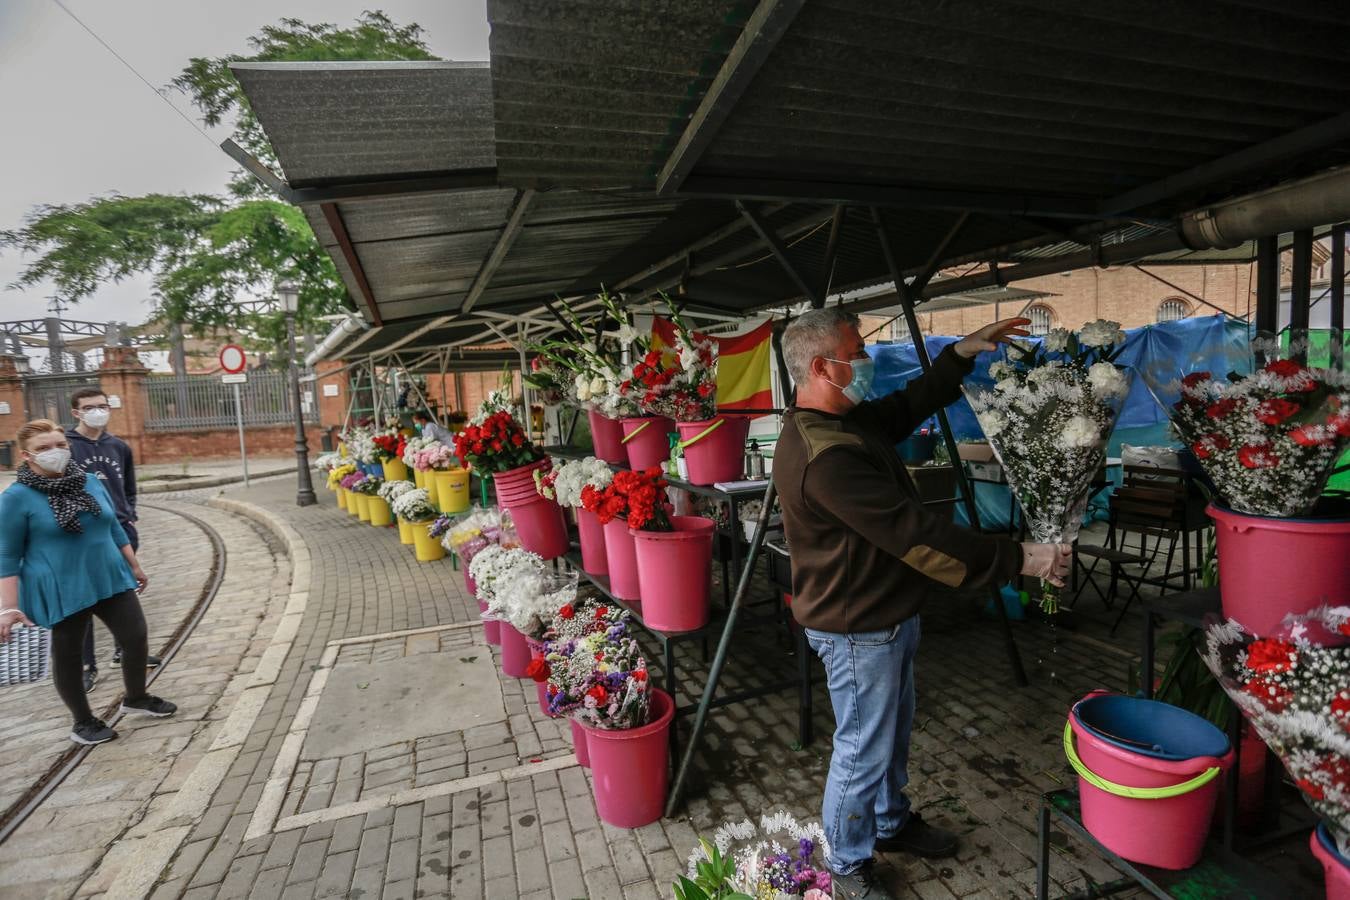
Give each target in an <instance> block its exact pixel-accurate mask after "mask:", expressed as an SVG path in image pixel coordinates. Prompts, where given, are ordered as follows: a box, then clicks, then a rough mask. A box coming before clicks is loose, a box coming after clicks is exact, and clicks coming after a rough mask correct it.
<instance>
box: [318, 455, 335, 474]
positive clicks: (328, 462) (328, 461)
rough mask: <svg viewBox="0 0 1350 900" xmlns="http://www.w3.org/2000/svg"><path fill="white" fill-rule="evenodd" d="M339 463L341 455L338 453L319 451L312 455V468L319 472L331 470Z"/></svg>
mask: <svg viewBox="0 0 1350 900" xmlns="http://www.w3.org/2000/svg"><path fill="white" fill-rule="evenodd" d="M341 464H342V456H341V455H340V454H338V453H320V454H319V455H318V456H316V457H314V468H315V469H317V470H318V471H320V472H331V471H333V469H335V468H336V467H337V466H339V465H341Z"/></svg>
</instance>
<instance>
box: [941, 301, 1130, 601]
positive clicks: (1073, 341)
mask: <svg viewBox="0 0 1350 900" xmlns="http://www.w3.org/2000/svg"><path fill="white" fill-rule="evenodd" d="M1124 341H1125V333H1124V332H1123V331H1121V330H1120V324H1119V323H1118V322H1108V321H1106V320H1104V319H1099V320H1097V321H1095V322H1089V323H1087V324H1086V325H1084V326H1083V327H1082V328H1081V329H1080V330H1079V331H1078V332H1077V333H1076V334H1075V333H1071V332H1069V331H1066V330H1065V329H1062V328H1056V329H1054V330H1053V331H1051V332H1050V333H1049V334H1047V335H1045V337H1044V338H1042V339H1041V343H1040V346H1039V347H1035V346H1026V345H1022V344H1009V345H1008V349H1007V351H1006V355H1005V359H1003V360H1000V361H996V362H994V363H993V364H992V365H991V366H990V367H989V374H990V375H991V376H992V377H993V379H994V381H995V383H994V384H993V385H992V386H991V385H974V384H970V385H967V386H965V387H964V388H963V390H964V391H965V393H966V397H967V399H968V400H969V401H970V405H971V408H972V409H974V411H975V415H976V417H977V418H978V419H979V422H980V428H981V429H982V430H983V431H984V436H985V437H986V438H988V439H989V443H990V446H991V447H992V449H993V452H994V454H995V455H996V456H997V457H998V461H999V463H1000V464H1001V465H1002V466H1003V470H1004V473H1005V475H1006V477H1007V479H1008V484H1009V486H1010V487H1011V488H1012V490H1013V492H1014V493H1015V494H1016V495H1017V500H1018V502H1019V503H1020V504H1021V506H1022V512H1023V514H1024V515H1025V516H1026V522H1027V525H1028V527H1029V529H1030V531H1031V536H1032V540H1034V541H1037V542H1039V543H1050V544H1058V543H1073V541H1074V540H1075V538H1077V536H1078V529H1079V527H1080V526H1081V525H1082V518H1083V513H1084V511H1085V510H1086V509H1087V500H1088V492H1089V489H1090V487H1091V484H1092V479H1093V478H1094V477H1095V476H1096V475H1097V473H1098V471H1100V470H1101V468H1102V466H1103V465H1105V463H1106V442H1107V439H1108V438H1109V437H1110V436H1111V431H1112V429H1113V428H1114V427H1115V422H1116V416H1117V415H1118V414H1119V412H1120V407H1121V404H1122V403H1123V402H1124V399H1125V395H1126V394H1127V393H1129V379H1128V378H1127V377H1126V376H1125V374H1124V373H1123V372H1122V371H1121V369H1120V367H1119V366H1117V365H1116V364H1115V360H1116V358H1117V357H1118V356H1119V355H1120V351H1121V349H1122V345H1123V344H1124ZM1040 603H1041V608H1042V609H1043V610H1044V611H1045V612H1046V613H1049V614H1053V613H1054V612H1056V611H1057V610H1058V608H1059V588H1057V587H1056V586H1054V585H1052V584H1051V583H1050V582H1048V581H1042V582H1041V598H1040Z"/></svg>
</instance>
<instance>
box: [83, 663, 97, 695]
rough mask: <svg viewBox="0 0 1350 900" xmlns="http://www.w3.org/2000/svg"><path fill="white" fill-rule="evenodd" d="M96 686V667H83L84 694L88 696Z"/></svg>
mask: <svg viewBox="0 0 1350 900" xmlns="http://www.w3.org/2000/svg"><path fill="white" fill-rule="evenodd" d="M96 684H98V666H85V667H84V692H85V693H86V694H88V693H89V692H90V691H92V690H93V689H94V685H96Z"/></svg>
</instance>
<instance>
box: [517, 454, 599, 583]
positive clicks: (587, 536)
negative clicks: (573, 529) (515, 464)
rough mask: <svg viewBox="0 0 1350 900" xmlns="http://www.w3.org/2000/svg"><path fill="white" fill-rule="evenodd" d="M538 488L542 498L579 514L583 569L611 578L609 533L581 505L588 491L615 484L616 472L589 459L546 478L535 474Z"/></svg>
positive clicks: (576, 461)
mask: <svg viewBox="0 0 1350 900" xmlns="http://www.w3.org/2000/svg"><path fill="white" fill-rule="evenodd" d="M534 478H535V482H536V488H537V490H538V491H539V493H540V495H542V496H543V497H546V498H548V499H550V500H556V501H557V503H558V505H559V506H561V507H563V508H564V509H573V510H576V517H577V533H578V535H579V537H580V541H581V567H582V568H583V569H585V570H586V571H587V572H589V573H590V574H592V575H608V574H609V562H608V558H607V557H606V555H605V530H604V527H603V526H602V525H601V524H600V519H599V518H597V517H596V514H595V513H594V512H592V511H591V510H588V509H586V507H585V506H584V505H583V504H582V502H581V493H582V491H583V490H585V489H586V488H588V487H589V488H591V489H592V490H603V489H604V488H606V487H608V486H609V483H610V482H611V481H613V480H614V472H613V470H611V469H610V467H609V465H608V464H607V463H606V462H605V461H604V460H602V459H599V458H597V457H594V456H587V457H585V458H584V459H574V460H568V461H567V462H565V463H563V464H562V465H561V466H559V467H558V468H556V469H553V470H552V471H550V472H547V473H545V474H540V472H539V471H538V470H535V474H534Z"/></svg>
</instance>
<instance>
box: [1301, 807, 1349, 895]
mask: <svg viewBox="0 0 1350 900" xmlns="http://www.w3.org/2000/svg"><path fill="white" fill-rule="evenodd" d="M1308 846H1310V847H1312V852H1313V856H1315V857H1317V860H1318V862H1320V863H1321V864H1322V869H1323V871H1325V872H1326V876H1327V900H1350V860H1347V859H1346V858H1345V857H1344V856H1341V854H1340V851H1338V850H1337V849H1336V841H1335V840H1334V839H1333V838H1332V837H1331V832H1330V831H1328V830H1327V826H1326V823H1325V822H1318V823H1317V827H1316V828H1314V829H1313V832H1312V834H1310V835H1309V836H1308Z"/></svg>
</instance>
